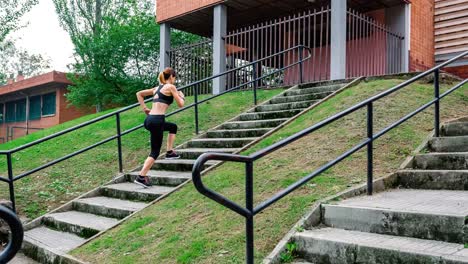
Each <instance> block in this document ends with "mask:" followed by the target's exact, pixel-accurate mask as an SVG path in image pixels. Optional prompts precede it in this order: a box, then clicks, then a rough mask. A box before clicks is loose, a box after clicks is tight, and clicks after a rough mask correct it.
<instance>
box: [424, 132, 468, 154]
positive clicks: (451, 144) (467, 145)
mask: <svg viewBox="0 0 468 264" xmlns="http://www.w3.org/2000/svg"><path fill="white" fill-rule="evenodd" d="M429 150H431V151H435V152H468V136H453V137H438V138H432V139H431V140H429Z"/></svg>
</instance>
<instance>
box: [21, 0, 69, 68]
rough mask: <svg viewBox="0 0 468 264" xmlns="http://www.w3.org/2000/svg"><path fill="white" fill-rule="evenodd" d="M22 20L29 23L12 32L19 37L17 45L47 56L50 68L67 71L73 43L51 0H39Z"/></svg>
mask: <svg viewBox="0 0 468 264" xmlns="http://www.w3.org/2000/svg"><path fill="white" fill-rule="evenodd" d="M23 20H24V21H25V22H29V25H28V26H27V27H26V28H23V29H21V30H19V31H17V32H15V33H13V34H12V36H13V37H14V38H21V39H18V40H17V42H16V43H17V45H18V46H20V47H23V48H25V49H26V50H27V51H29V52H30V53H39V54H42V55H45V56H48V57H49V58H50V59H51V67H52V70H57V71H67V65H68V64H69V63H71V62H72V55H73V44H72V43H71V40H70V37H69V36H68V33H67V32H66V31H65V30H63V28H62V27H61V26H60V24H59V21H58V17H57V14H56V13H55V7H54V4H53V3H52V0H39V4H37V5H36V6H34V7H33V8H32V10H31V11H30V12H29V13H27V14H26V15H25V16H24V17H23Z"/></svg>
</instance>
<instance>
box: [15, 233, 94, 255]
mask: <svg viewBox="0 0 468 264" xmlns="http://www.w3.org/2000/svg"><path fill="white" fill-rule="evenodd" d="M24 240H25V241H26V242H29V243H31V244H33V245H36V246H38V247H41V248H45V249H50V250H53V251H59V252H64V253H66V252H68V251H70V250H72V249H74V248H77V247H78V246H80V245H81V244H83V243H84V242H85V241H86V239H84V238H82V237H79V236H77V235H75V234H72V233H67V232H61V231H55V230H52V229H50V228H47V227H44V226H40V227H37V228H33V229H31V230H28V231H26V232H24Z"/></svg>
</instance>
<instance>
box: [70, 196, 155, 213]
mask: <svg viewBox="0 0 468 264" xmlns="http://www.w3.org/2000/svg"><path fill="white" fill-rule="evenodd" d="M75 202H76V203H83V204H89V205H94V206H100V207H105V208H111V209H117V210H127V211H133V212H135V211H138V210H141V209H143V208H145V207H146V206H147V205H148V204H147V203H143V202H134V201H129V200H122V199H117V198H111V197H106V196H96V197H90V198H81V199H78V200H76V201H75Z"/></svg>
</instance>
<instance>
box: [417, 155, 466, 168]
mask: <svg viewBox="0 0 468 264" xmlns="http://www.w3.org/2000/svg"><path fill="white" fill-rule="evenodd" d="M413 168H414V169H423V170H468V153H467V152H460V153H429V154H420V155H416V156H415V158H414V162H413Z"/></svg>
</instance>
